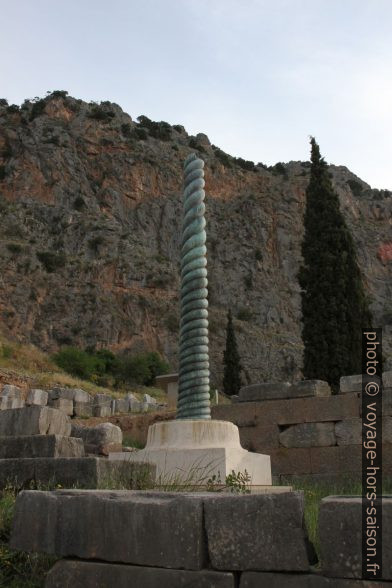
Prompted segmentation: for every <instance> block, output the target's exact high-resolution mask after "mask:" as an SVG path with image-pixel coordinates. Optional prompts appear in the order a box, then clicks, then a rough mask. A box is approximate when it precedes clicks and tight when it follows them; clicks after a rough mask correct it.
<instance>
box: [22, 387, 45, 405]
mask: <svg viewBox="0 0 392 588" xmlns="http://www.w3.org/2000/svg"><path fill="white" fill-rule="evenodd" d="M47 403H48V393H47V391H46V390H39V389H38V388H33V389H31V390H29V391H28V393H27V398H26V404H27V405H28V406H30V405H32V404H34V405H37V406H46V405H47Z"/></svg>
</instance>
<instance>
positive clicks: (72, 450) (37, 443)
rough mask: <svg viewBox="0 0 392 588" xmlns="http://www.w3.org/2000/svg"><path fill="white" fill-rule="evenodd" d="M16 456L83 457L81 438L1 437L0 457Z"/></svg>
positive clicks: (48, 436) (42, 436)
mask: <svg viewBox="0 0 392 588" xmlns="http://www.w3.org/2000/svg"><path fill="white" fill-rule="evenodd" d="M16 457H19V458H21V457H84V446H83V441H82V440H81V439H75V438H73V437H60V436H59V435H31V436H24V437H1V438H0V459H10V458H16Z"/></svg>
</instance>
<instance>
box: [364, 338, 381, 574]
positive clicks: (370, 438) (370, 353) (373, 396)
mask: <svg viewBox="0 0 392 588" xmlns="http://www.w3.org/2000/svg"><path fill="white" fill-rule="evenodd" d="M362 577H363V578H364V579H367V580H373V579H381V578H382V330H381V329H363V330H362Z"/></svg>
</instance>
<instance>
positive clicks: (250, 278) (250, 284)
mask: <svg viewBox="0 0 392 588" xmlns="http://www.w3.org/2000/svg"><path fill="white" fill-rule="evenodd" d="M244 284H245V288H246V289H247V290H251V289H252V287H253V276H252V274H248V275H247V276H245V278H244Z"/></svg>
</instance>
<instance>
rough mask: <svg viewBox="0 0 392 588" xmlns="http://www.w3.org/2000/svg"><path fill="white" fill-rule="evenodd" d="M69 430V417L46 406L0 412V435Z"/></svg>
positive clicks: (38, 433) (65, 434)
mask: <svg viewBox="0 0 392 588" xmlns="http://www.w3.org/2000/svg"><path fill="white" fill-rule="evenodd" d="M70 432H71V421H70V419H69V418H68V417H67V416H66V415H65V414H64V413H63V412H61V411H60V410H56V409H54V408H49V407H47V406H26V407H24V408H17V409H15V410H3V411H1V412H0V437H17V436H19V435H63V436H65V437H67V436H69V434H70Z"/></svg>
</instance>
